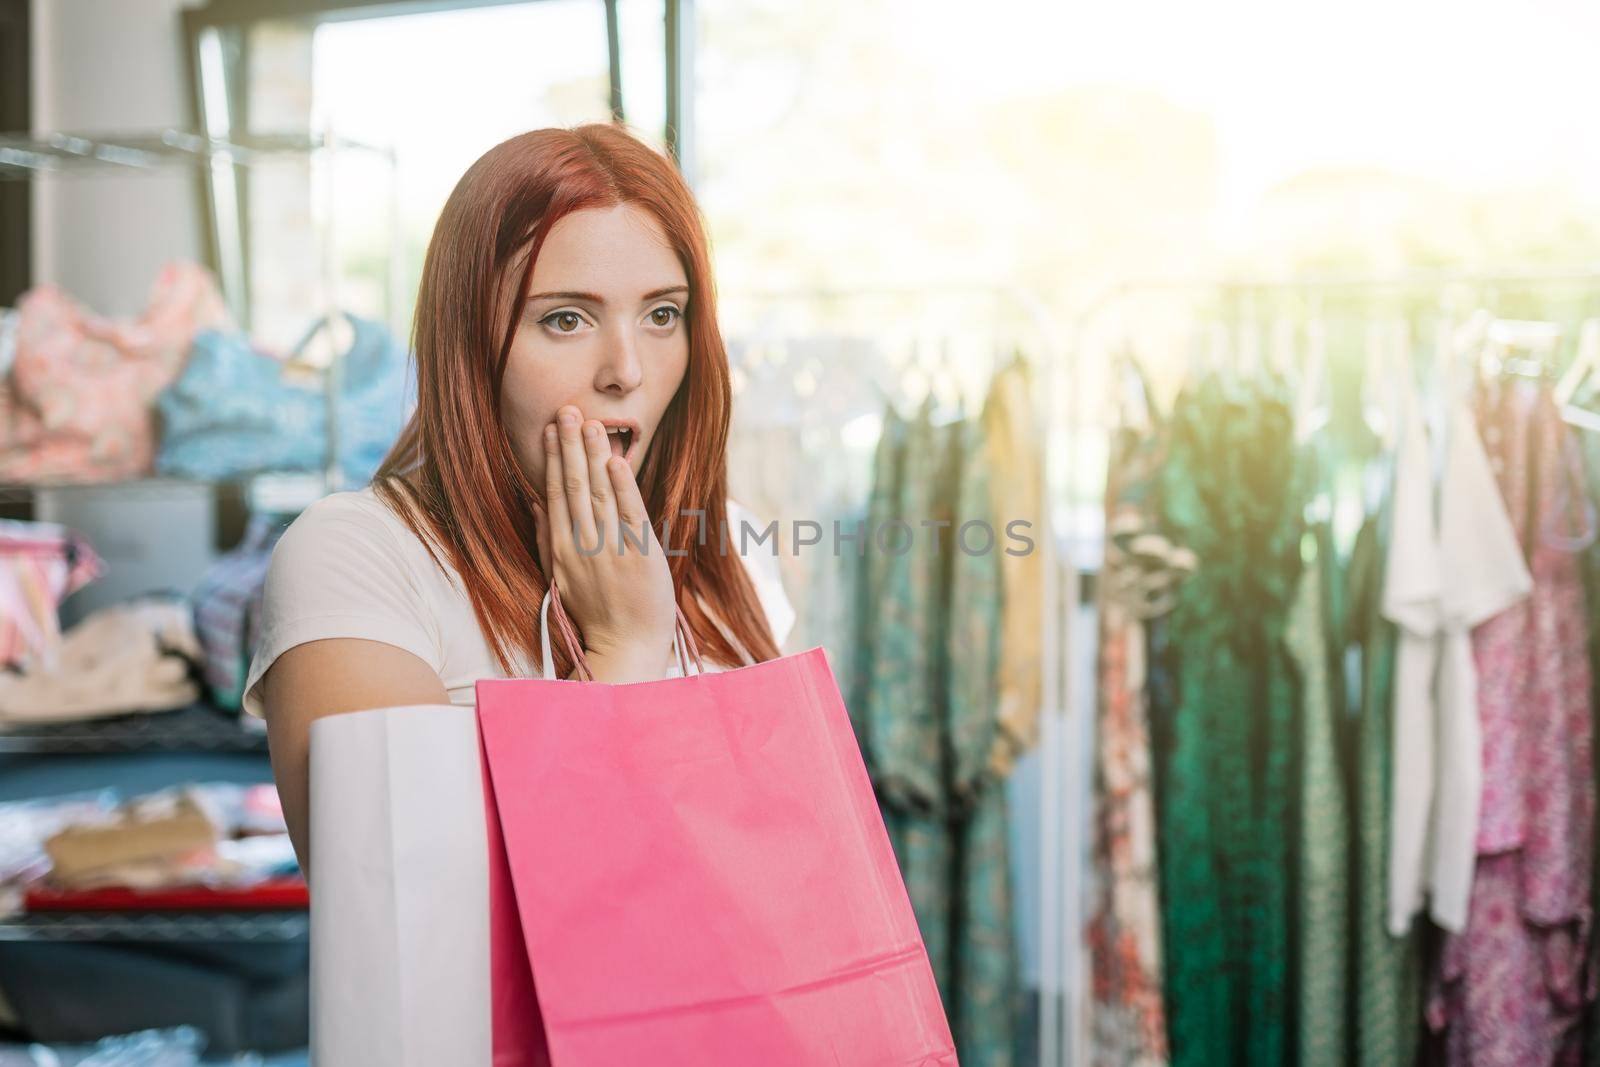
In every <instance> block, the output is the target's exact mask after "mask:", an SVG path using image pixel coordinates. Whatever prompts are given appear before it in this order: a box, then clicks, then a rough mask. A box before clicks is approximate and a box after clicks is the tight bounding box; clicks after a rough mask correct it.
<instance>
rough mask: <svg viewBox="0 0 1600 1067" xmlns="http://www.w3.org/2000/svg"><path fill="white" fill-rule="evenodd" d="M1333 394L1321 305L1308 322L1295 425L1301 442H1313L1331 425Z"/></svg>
mask: <svg viewBox="0 0 1600 1067" xmlns="http://www.w3.org/2000/svg"><path fill="white" fill-rule="evenodd" d="M1319 303H1320V302H1319ZM1329 392H1330V388H1329V381H1328V357H1327V332H1326V330H1325V328H1324V326H1323V322H1322V311H1321V308H1320V306H1319V307H1318V308H1317V309H1316V312H1315V314H1314V315H1313V317H1312V318H1311V319H1310V320H1309V321H1308V322H1307V323H1306V355H1305V365H1304V367H1303V368H1302V369H1301V377H1300V382H1299V385H1298V386H1297V388H1296V390H1295V406H1294V425H1295V439H1296V440H1297V441H1301V442H1304V441H1308V440H1310V439H1311V438H1312V437H1314V436H1315V435H1316V434H1317V433H1319V432H1321V430H1322V428H1323V427H1325V426H1326V425H1327V424H1328V419H1329V418H1330V417H1331V416H1332V409H1333V404H1332V401H1331V398H1330V397H1329V395H1328V394H1329Z"/></svg>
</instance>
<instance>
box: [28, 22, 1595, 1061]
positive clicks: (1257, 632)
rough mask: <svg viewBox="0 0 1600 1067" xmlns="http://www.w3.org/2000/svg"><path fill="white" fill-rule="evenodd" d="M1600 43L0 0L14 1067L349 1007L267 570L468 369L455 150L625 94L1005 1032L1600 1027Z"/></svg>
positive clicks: (1301, 1040) (938, 955) (912, 833)
mask: <svg viewBox="0 0 1600 1067" xmlns="http://www.w3.org/2000/svg"><path fill="white" fill-rule="evenodd" d="M1596 44H1600V15H1597V14H1596V13H1595V12H1594V11H1593V10H1590V9H1589V7H1588V6H1587V5H1583V4H1579V3H1575V2H1573V3H1566V2H1564V3H1551V4H1544V5H1537V6H1536V7H1534V8H1527V9H1522V8H1517V9H1513V8H1512V7H1511V6H1510V5H1502V4H1493V5H1487V6H1486V7H1485V9H1484V10H1482V11H1476V10H1475V11H1472V12H1461V11H1459V10H1456V9H1454V8H1451V7H1448V6H1446V5H1441V4H1434V3H1432V2H1431V0H1430V2H1429V3H1418V4H1414V5H1405V6H1404V8H1403V9H1402V10H1399V11H1392V10H1390V9H1388V8H1386V7H1384V6H1383V5H1380V4H1378V3H1375V2H1368V0H1359V2H1357V3H1355V4H1354V5H1353V6H1352V5H1345V6H1344V7H1343V8H1341V11H1340V13H1339V14H1338V16H1337V19H1335V15H1334V13H1333V12H1331V11H1324V12H1320V13H1319V12H1296V13H1288V12H1285V11H1282V10H1279V9H1278V8H1277V7H1275V6H1273V5H1267V4H1264V3H1258V2H1256V0H1223V3H1222V5H1221V7H1220V8H1216V9H1207V10H1203V11H1202V10H1198V9H1195V8H1193V7H1192V6H1189V5H1176V4H1168V3H1164V2H1152V3H1142V4H1136V5H1128V6H1126V7H1125V8H1119V9H1117V10H1106V11H1098V12H1090V11H1084V10H1081V9H1077V8H1075V6H1074V5H1064V4H1046V3H1043V2H1040V0H1004V2H1001V3H998V4H994V5H986V6H984V7H981V8H980V7H975V6H973V5H967V4H956V3H938V4H933V5H927V4H911V3H907V2H904V0H864V2H863V0H856V2H853V3H844V2H836V0H825V2H823V3H819V4H807V5H804V7H803V8H801V7H795V6H792V5H786V4H782V3H776V2H766V0H762V2H749V0H694V2H690V0H117V2H115V3H112V2H110V0H0V1067H12V1065H16V1067H23V1065H34V1064H39V1065H45V1064H51V1065H55V1064H61V1065H79V1067H111V1065H124V1067H135V1065H138V1067H184V1065H191V1064H192V1065H200V1064H207V1065H215V1064H238V1065H247V1064H254V1065H271V1067H300V1065H303V1064H307V1063H308V1055H309V1053H308V1049H309V1047H310V1045H311V1043H312V1040H311V1022H312V1017H313V1014H314V1013H313V1010H312V1004H313V995H314V990H313V987H312V981H311V975H312V970H311V966H310V960H311V950H312V922H311V910H310V902H311V898H310V893H309V891H308V889H307V885H306V882H305V880H304V878H303V877H302V875H301V872H300V868H299V865H298V864H297V862H296V857H295V852H294V849H293V847H292V846H291V844H290V841H289V837H288V834H287V831H286V827H285V822H284V816H283V811H282V808H281V805H280V804H279V800H278V796H277V792H276V790H275V788H274V786H273V773H272V766H271V763H270V761H269V749H268V743H267V734H266V729H265V726H264V724H263V722H262V720H261V719H260V718H257V717H255V716H252V715H249V714H246V713H244V712H243V711H242V710H241V700H242V697H243V685H244V682H245V679H246V676H247V674H248V672H249V668H250V664H251V660H252V657H253V655H254V651H255V648H256V647H257V644H258V642H259V641H260V637H261V635H260V632H259V631H260V620H261V611H262V596H263V585H264V582H265V578H266V574H267V568H268V565H269V562H270V560H271V558H272V552H273V549H274V546H275V545H276V544H277V542H278V540H279V538H280V537H281V536H282V535H283V533H284V531H285V530H286V529H287V528H288V526H289V525H290V524H291V523H292V522H293V521H294V520H295V518H296V517H297V516H298V515H299V514H300V513H301V512H303V511H304V509H306V508H307V507H309V506H310V505H311V504H312V503H313V502H315V501H317V500H318V499H320V498H322V497H324V496H326V495H328V494H331V493H337V492H342V491H348V490H353V489H358V488H360V487H362V486H365V485H366V484H368V482H369V481H370V480H371V479H372V476H373V473H374V472H375V471H376V470H377V468H378V466H379V464H380V462H382V460H383V459H384V456H385V455H386V454H387V453H388V450H389V448H390V446H391V445H392V444H393V443H394V442H395V440H396V438H397V437H398V435H399V434H400V431H401V429H402V427H403V426H404V425H405V424H406V421H407V419H408V418H409V417H410V415H411V413H412V412H413V410H414V408H415V403H416V397H415V389H416V381H415V364H414V361H413V359H412V356H413V354H414V353H413V352H412V346H411V340H410V331H411V325H412V315H413V310H414V304H415V300H416V296H417V289H418V282H419V278H420V275H421V269H422V261H423V254H424V252H425V251H426V248H427V243H428V239H429V236H430V233H431V231H432V228H433V224H434V221H435V220H436V218H437V216H438V213H439V209H440V206H441V205H442V204H443V202H444V200H445V198H446V197H447V196H448V195H449V193H450V190H451V189H452V188H453V187H454V184H455V182H456V181H457V180H458V179H459V178H460V177H461V175H462V173H463V171H464V170H465V169H466V168H467V167H468V166H469V165H470V164H471V163H472V162H473V161H474V160H475V159H476V158H478V157H479V156H480V155H481V154H482V153H483V152H485V151H486V150H488V149H489V148H491V147H492V146H494V145H495V144H497V143H500V142H501V141H503V140H505V139H506V138H509V137H512V136H514V135H516V134H518V133H521V132H524V131H526V130H530V129H536V128H540V127H546V126H574V125H577V124H580V123H587V122H618V123H623V124H625V125H626V126H627V127H628V129H629V130H630V131H632V132H634V133H635V134H636V135H637V136H639V137H641V138H642V139H644V140H645V141H647V142H648V143H649V144H651V145H652V146H653V147H656V148H658V149H659V150H660V151H661V152H663V153H665V154H667V155H668V156H670V157H671V158H672V159H673V160H674V161H675V162H676V163H677V165H678V167H679V169H680V170H681V171H682V173H683V174H684V176H685V178H686V179H687V180H688V182H689V184H690V186H691V188H693V190H694V192H695V195H696V197H697V199H698V201H699V203H700V207H701V209H702V211H703V212H704V216H705V221H706V225H707V227H708V232H709V234H710V238H711V248H712V253H713V260H714V267H715V272H716V279H717V287H718V313H719V319H720V322H721V326H722V336H723V338H724V339H725V341H726V347H727V359H728V363H729V366H730V369H731V377H732V384H733V399H734V405H733V415H732V425H731V428H730V437H729V442H728V485H729V493H730V496H731V497H733V498H734V499H735V500H737V501H738V502H739V503H740V504H742V505H744V506H745V507H746V508H747V509H748V510H749V511H750V512H751V513H753V514H754V515H756V516H759V517H760V519H761V521H762V523H763V524H764V523H766V522H768V521H774V520H775V521H776V523H777V530H778V537H777V540H776V542H775V544H774V546H773V547H772V548H766V549H762V550H763V551H772V552H774V556H775V559H774V561H773V562H774V564H775V568H776V573H777V574H778V575H779V576H780V578H781V584H782V587H783V595H784V598H785V599H786V601H787V602H788V604H789V606H790V608H791V617H790V618H789V619H788V623H789V624H788V626H787V627H786V629H785V630H784V632H783V634H782V635H781V636H780V638H779V643H780V645H781V650H782V652H783V653H784V654H786V655H787V654H793V653H799V652H803V651H805V650H809V649H813V648H817V647H821V648H823V649H824V650H825V651H826V653H827V657H828V661H829V663H830V665H831V667H832V669H833V673H834V675H835V676H836V677H837V679H838V681H839V684H840V689H841V692H842V694H843V696H844V699H845V704H846V706H847V708H848V711H849V717H850V722H851V726H852V727H853V728H854V731H855V733H856V737H857V740H858V742H859V745H860V749H861V755H862V759H863V762H864V766H865V768H866V770H867V772H868V774H869V775H870V778H871V782H872V786H873V789H874V794H875V798H876V801H877V803H878V805H879V809H880V813H881V815H882V819H883V823H884V827H885V830H886V832H887V835H888V839H889V841H890V843H891V845H892V847H893V851H894V855H895V858H896V860H897V862H898V865H899V868H900V873H901V876H902V878H903V880H904V884H905V889H906V892H907V894H908V897H909V900H910V903H911V905H912V908H913V910H914V913H915V917H916V920H917V925H918V928H919V932H920V935H921V938H922V941H923V944H924V946H925V948H926V950H927V954H928V958H929V961H930V965H931V968H932V971H933V974H934V976H935V979H936V981H937V984H938V987H939V993H940V998H941V1002H942V1006H943V1009H944V1012H945V1014H946V1017H947V1019H948V1020H949V1023H950V1027H951V1032H952V1034H953V1036H954V1039H955V1044H956V1048H957V1050H958V1052H959V1055H960V1060H961V1062H962V1063H963V1064H969V1065H976V1067H1013V1065H1014V1067H1065V1065H1074V1067H1078V1065H1094V1067H1159V1065H1165V1064H1183V1065H1209V1064H1234V1063H1238V1064H1261V1065H1274V1064H1300V1065H1303V1067H1313V1065H1329V1067H1332V1065H1339V1064H1353V1063H1360V1064H1362V1065H1372V1067H1388V1065H1395V1064H1414V1063H1426V1064H1434V1063H1438V1064H1452V1065H1453V1064H1462V1065H1500V1064H1505V1065H1511V1064H1516V1065H1525V1064H1575V1063H1589V1062H1596V1063H1600V1012H1597V1011H1596V997H1597V993H1600V961H1597V959H1596V944H1595V941H1596V939H1595V938H1594V936H1593V919H1594V915H1595V905H1596V900H1597V892H1600V877H1597V866H1596V865H1597V864H1600V849H1597V848H1596V847H1595V846H1596V833H1597V828H1596V821H1595V812H1594V807H1595V795H1596V778H1595V774H1596V772H1595V764H1594V759H1593V756H1592V744H1593V736H1594V729H1595V723H1596V716H1597V714H1600V663H1597V660H1596V657H1597V656H1600V537H1597V536H1596V531H1597V529H1600V525H1597V522H1600V520H1597V515H1600V510H1597V502H1600V432H1597V431H1600V210H1597V209H1600V194H1597V193H1596V190H1600V141H1597V140H1596V139H1595V138H1594V137H1593V136H1592V135H1590V133H1589V132H1588V131H1589V127H1590V126H1592V115H1591V114H1590V113H1589V112H1590V111H1591V110H1592V107H1591V106H1589V105H1588V104H1587V103H1586V101H1590V100H1592V97H1593V90H1592V86H1589V85H1588V81H1589V80H1591V79H1590V78H1589V77H1588V76H1587V73H1586V72H1587V70H1588V69H1589V67H1590V66H1592V61H1591V59H1590V58H1589V57H1590V56H1591V55H1592V51H1593V47H1594V46H1595V45H1596ZM929 515H933V516H939V517H942V518H943V519H945V520H946V521H949V522H951V528H952V530H953V531H960V536H956V537H952V538H949V539H947V540H946V541H944V542H943V544H942V545H941V544H940V542H939V541H938V539H937V538H935V540H934V546H935V547H934V549H933V550H932V551H919V552H914V553H909V554H905V555H902V554H899V553H892V552H891V553H883V552H874V551H861V549H862V547H863V545H862V544H861V543H860V542H855V543H851V542H846V543H845V545H844V547H843V548H840V543H839V541H838V540H837V536H838V531H839V530H840V529H841V528H844V529H854V528H856V526H857V524H860V523H865V524H866V525H867V527H868V528H869V529H878V528H881V527H883V526H885V525H893V524H895V523H904V524H909V526H915V525H916V524H917V522H918V521H919V518H922V517H926V516H929ZM1018 519H1020V520H1022V521H1023V523H1024V526H1023V529H1024V530H1025V531H1027V533H1028V534H1029V536H1030V539H1029V541H1028V549H1029V550H1028V551H1025V552H1018V553H1015V554H1009V553H1005V552H1001V551H992V550H987V549H986V550H982V551H974V550H972V549H971V548H970V547H969V545H968V543H967V542H966V541H965V540H964V538H965V536H966V534H965V527H964V526H963V523H965V522H969V521H971V520H978V522H979V523H980V524H982V525H985V526H986V527H987V528H988V529H989V530H990V531H991V533H992V532H993V531H997V530H998V531H1006V532H1010V529H1011V528H1010V527H1008V525H1007V524H1008V522H1012V521H1015V520H1018ZM908 528H909V527H908ZM865 547H867V548H870V547H871V546H870V545H867V546H865ZM991 547H992V543H991ZM558 1067H559V1064H558Z"/></svg>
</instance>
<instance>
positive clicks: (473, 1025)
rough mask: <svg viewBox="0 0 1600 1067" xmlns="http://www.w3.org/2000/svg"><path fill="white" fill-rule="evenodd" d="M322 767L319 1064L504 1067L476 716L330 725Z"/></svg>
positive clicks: (420, 713) (433, 713)
mask: <svg viewBox="0 0 1600 1067" xmlns="http://www.w3.org/2000/svg"><path fill="white" fill-rule="evenodd" d="M310 761H311V762H310V796H311V820H310V821H311V857H310V887H311V1063H312V1064H313V1065H314V1067H439V1065H440V1064H451V1065H453V1067H454V1065H460V1067H489V1065H490V1063H491V1062H492V1061H491V1053H492V1044H491V1041H492V1037H493V1033H492V1028H491V1025H492V1024H491V1020H492V1017H493V1010H492V1005H491V1003H490V997H491V988H492V984H491V952H490V936H491V934H490V915H489V908H488V903H489V879H490V870H489V867H490V865H489V859H488V857H489V850H488V847H487V844H486V842H487V840H488V837H487V835H488V833H489V828H488V827H487V826H486V822H485V818H484V815H485V809H484V789H483V772H482V762H481V761H482V756H481V749H480V746H479V743H478V726H477V720H476V718H474V716H473V715H472V712H471V710H470V709H468V708H462V707H456V706H454V705H449V704H444V705H427V706H418V707H401V708H381V709H376V710H373V711H357V712H351V713H349V714H345V715H330V716H326V717H324V718H321V719H318V720H316V721H315V722H314V723H313V724H312V726H311V756H310ZM513 936H514V935H513ZM498 986H499V988H501V989H508V988H509V989H512V990H515V986H514V985H508V984H507V982H506V981H505V980H504V979H502V980H501V981H500V982H499V983H498ZM536 1063H537V1061H534V1060H529V1061H528V1064H529V1065H530V1067H535V1065H536ZM506 1067H521V1064H520V1063H518V1061H507V1064H506Z"/></svg>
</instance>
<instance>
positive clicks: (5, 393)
mask: <svg viewBox="0 0 1600 1067" xmlns="http://www.w3.org/2000/svg"><path fill="white" fill-rule="evenodd" d="M17 312H18V316H19V317H18V320H17V322H16V326H15V330H16V337H15V352H14V356H13V359H12V363H11V367H10V368H9V370H10V373H9V375H8V376H7V377H6V379H5V380H4V382H3V383H0V481H9V482H28V483H36V482H49V481H68V482H95V481H115V480H118V479H122V478H127V477H131V476H133V475H137V474H142V473H145V472H147V471H149V470H150V465H151V460H152V458H153V456H154V452H155V432H154V430H155V428H154V424H153V420H152V417H151V406H152V404H153V402H154V400H155V397H156V395H157V394H158V393H160V392H161V390H162V389H164V388H166V387H167V385H168V384H170V383H171V382H172V381H173V379H175V378H176V377H177V376H178V374H179V372H180V371H182V369H183V365H184V360H185V358H186V357H187V355H188V352H189V346H190V343H191V341H192V340H193V338H194V335H195V333H196V332H197V331H198V330H201V329H204V328H207V327H224V328H225V327H229V326H231V324H232V319H231V318H230V316H229V315H228V312H227V307H226V304H225V303H224V301H223V299H222V295H221V292H220V291H219V290H218V288H217V285H216V281H215V279H214V278H213V277H212V275H211V273H210V271H208V270H206V269H205V268H204V267H202V266H200V265H199V264H196V263H185V262H174V263H169V264H167V265H166V266H165V267H164V268H162V270H161V272H160V274H159V275H158V276H157V277H156V280H155V282H154V284H153V286H152V288H151V293H150V301H149V305H148V307H147V308H146V310H145V312H144V313H143V314H142V315H141V316H140V317H139V318H137V319H133V320H119V319H112V318H107V317H104V316H100V315H97V314H95V313H93V312H91V311H90V310H88V309H87V308H85V307H84V306H82V305H81V304H79V303H78V302H77V301H75V300H74V299H73V298H72V297H71V296H70V295H68V294H67V293H66V292H65V291H64V290H62V289H61V288H59V287H58V286H55V285H49V284H46V285H39V286H35V287H34V288H33V289H30V290H28V291H27V292H26V293H24V294H22V296H21V298H19V299H18V301H17Z"/></svg>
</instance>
